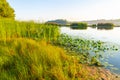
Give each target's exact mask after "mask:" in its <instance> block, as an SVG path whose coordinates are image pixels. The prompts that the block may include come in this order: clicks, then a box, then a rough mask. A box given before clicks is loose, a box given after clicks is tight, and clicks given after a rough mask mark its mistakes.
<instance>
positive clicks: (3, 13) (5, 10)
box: [0, 0, 15, 19]
mask: <svg viewBox="0 0 120 80" xmlns="http://www.w3.org/2000/svg"><path fill="white" fill-rule="evenodd" d="M0 18H10V19H14V18H15V14H14V9H13V8H12V7H11V6H10V5H9V3H8V2H7V1H6V0H0Z"/></svg>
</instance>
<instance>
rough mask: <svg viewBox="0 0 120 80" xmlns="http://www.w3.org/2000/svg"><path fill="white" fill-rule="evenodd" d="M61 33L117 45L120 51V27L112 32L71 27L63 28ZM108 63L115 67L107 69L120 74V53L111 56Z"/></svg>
mask: <svg viewBox="0 0 120 80" xmlns="http://www.w3.org/2000/svg"><path fill="white" fill-rule="evenodd" d="M61 33H65V34H68V35H70V36H74V37H82V38H85V39H90V40H101V41H103V42H109V43H111V44H115V45H117V46H118V47H119V49H120V27H115V28H114V29H112V30H97V29H95V28H90V27H88V29H86V30H73V29H70V28H69V27H61ZM106 61H107V62H108V63H110V64H112V65H113V67H107V69H110V70H111V71H112V72H115V73H118V74H120V51H118V52H116V53H112V56H109V57H108V58H107V60H106Z"/></svg>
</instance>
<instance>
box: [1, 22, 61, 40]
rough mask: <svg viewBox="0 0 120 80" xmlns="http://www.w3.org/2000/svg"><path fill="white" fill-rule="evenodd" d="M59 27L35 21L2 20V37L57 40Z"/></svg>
mask: <svg viewBox="0 0 120 80" xmlns="http://www.w3.org/2000/svg"><path fill="white" fill-rule="evenodd" d="M58 35H59V28H58V27H57V26H55V25H54V26H53V25H47V24H40V23H34V22H18V21H12V20H0V38H15V37H17V38H19V37H26V38H32V39H44V40H47V41H48V40H56V38H57V36H58Z"/></svg>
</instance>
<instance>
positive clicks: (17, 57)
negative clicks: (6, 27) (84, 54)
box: [0, 38, 98, 80]
mask: <svg viewBox="0 0 120 80" xmlns="http://www.w3.org/2000/svg"><path fill="white" fill-rule="evenodd" d="M66 54H67V53H66V52H65V51H64V50H63V49H61V48H59V47H56V46H52V45H50V44H48V43H46V42H45V41H40V42H37V41H35V40H32V39H27V38H14V39H9V40H3V39H1V40H0V79H1V80H83V79H84V80H88V79H89V80H96V79H98V76H97V74H96V75H94V76H90V75H89V71H87V70H86V68H84V67H85V66H82V65H80V64H79V63H78V60H77V59H76V58H75V57H73V56H68V55H66Z"/></svg>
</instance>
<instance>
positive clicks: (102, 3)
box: [7, 0, 120, 21]
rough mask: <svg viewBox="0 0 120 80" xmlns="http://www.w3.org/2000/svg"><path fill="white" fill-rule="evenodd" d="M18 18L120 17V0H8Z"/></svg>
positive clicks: (86, 18) (82, 18)
mask: <svg viewBox="0 0 120 80" xmlns="http://www.w3.org/2000/svg"><path fill="white" fill-rule="evenodd" d="M7 1H8V2H9V4H10V5H11V6H12V7H13V8H14V9H15V14H16V19H18V20H39V21H47V20H54V19H67V20H69V21H81V20H97V19H119V18H120V0H7Z"/></svg>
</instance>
